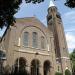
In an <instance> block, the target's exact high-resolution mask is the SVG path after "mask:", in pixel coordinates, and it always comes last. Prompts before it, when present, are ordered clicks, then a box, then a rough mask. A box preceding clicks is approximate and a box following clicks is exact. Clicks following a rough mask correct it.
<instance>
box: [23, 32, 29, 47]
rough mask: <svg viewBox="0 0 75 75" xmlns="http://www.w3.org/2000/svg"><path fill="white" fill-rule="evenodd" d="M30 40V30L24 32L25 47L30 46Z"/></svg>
mask: <svg viewBox="0 0 75 75" xmlns="http://www.w3.org/2000/svg"><path fill="white" fill-rule="evenodd" d="M28 41H29V33H28V32H24V38H23V45H24V46H25V47H27V46H28Z"/></svg>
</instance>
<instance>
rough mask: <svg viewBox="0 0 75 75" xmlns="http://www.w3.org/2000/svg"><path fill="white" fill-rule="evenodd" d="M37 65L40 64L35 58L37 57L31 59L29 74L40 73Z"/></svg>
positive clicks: (36, 74) (35, 74)
mask: <svg viewBox="0 0 75 75" xmlns="http://www.w3.org/2000/svg"><path fill="white" fill-rule="evenodd" d="M39 66H40V63H39V60H37V59H34V60H32V62H31V75H40V72H39Z"/></svg>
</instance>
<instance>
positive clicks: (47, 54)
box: [15, 49, 50, 56]
mask: <svg viewBox="0 0 75 75" xmlns="http://www.w3.org/2000/svg"><path fill="white" fill-rule="evenodd" d="M15 51H17V52H23V53H30V54H36V53H38V55H45V56H49V55H50V54H49V53H42V52H36V51H26V50H21V49H19V50H15Z"/></svg>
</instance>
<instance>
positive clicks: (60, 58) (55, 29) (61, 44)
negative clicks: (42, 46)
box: [47, 0, 71, 74]
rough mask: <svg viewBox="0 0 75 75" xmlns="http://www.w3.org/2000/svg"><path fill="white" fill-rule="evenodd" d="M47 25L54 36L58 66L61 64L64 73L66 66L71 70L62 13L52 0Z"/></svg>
mask: <svg viewBox="0 0 75 75" xmlns="http://www.w3.org/2000/svg"><path fill="white" fill-rule="evenodd" d="M47 25H48V29H49V30H50V32H51V33H53V36H54V46H55V55H56V62H57V63H58V64H59V65H58V66H60V68H61V72H62V73H63V74H64V72H65V69H66V68H67V69H69V70H71V67H70V59H69V53H68V48H67V43H66V38H65V34H64V28H63V23H62V19H61V15H60V13H59V12H58V9H57V7H56V6H55V5H54V3H53V1H52V0H50V5H49V8H48V15H47ZM58 66H57V67H58Z"/></svg>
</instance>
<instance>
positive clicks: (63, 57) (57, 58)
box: [56, 57, 70, 60]
mask: <svg viewBox="0 0 75 75" xmlns="http://www.w3.org/2000/svg"><path fill="white" fill-rule="evenodd" d="M60 58H61V59H68V60H70V58H69V57H60ZM60 58H56V59H60Z"/></svg>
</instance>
